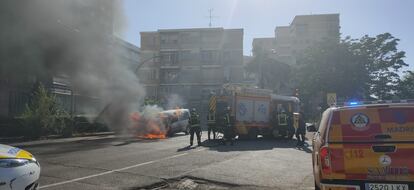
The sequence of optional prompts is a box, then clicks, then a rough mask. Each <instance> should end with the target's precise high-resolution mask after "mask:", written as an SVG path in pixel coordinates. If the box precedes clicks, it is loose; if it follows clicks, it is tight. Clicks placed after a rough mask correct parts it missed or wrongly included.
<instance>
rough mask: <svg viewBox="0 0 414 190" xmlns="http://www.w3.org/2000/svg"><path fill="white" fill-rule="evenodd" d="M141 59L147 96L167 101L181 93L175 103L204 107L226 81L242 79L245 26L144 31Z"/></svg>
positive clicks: (141, 70)
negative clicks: (212, 93)
mask: <svg viewBox="0 0 414 190" xmlns="http://www.w3.org/2000/svg"><path fill="white" fill-rule="evenodd" d="M141 62H143V63H144V65H143V66H142V68H141V69H140V70H139V72H138V76H139V78H140V80H141V82H142V83H144V85H145V87H146V90H147V96H149V97H154V98H156V99H160V100H161V101H163V102H165V103H166V102H168V101H172V100H170V99H171V98H170V97H171V96H172V95H178V97H180V101H179V102H177V103H176V104H177V105H176V106H184V107H197V108H202V107H203V106H204V104H206V101H208V98H207V97H208V96H209V94H210V93H211V92H213V91H215V90H218V89H220V88H221V87H222V85H223V84H225V83H241V82H243V79H244V68H243V29H223V28H191V29H170V30H158V31H153V32H141ZM168 104H169V105H174V103H173V104H171V102H170V103H168Z"/></svg>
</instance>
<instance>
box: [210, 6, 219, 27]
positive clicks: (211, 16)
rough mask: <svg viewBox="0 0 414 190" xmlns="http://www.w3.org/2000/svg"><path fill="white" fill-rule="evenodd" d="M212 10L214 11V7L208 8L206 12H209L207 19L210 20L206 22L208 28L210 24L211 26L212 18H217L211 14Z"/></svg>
mask: <svg viewBox="0 0 414 190" xmlns="http://www.w3.org/2000/svg"><path fill="white" fill-rule="evenodd" d="M213 11H214V9H208V13H209V16H208V18H209V20H210V22H209V23H208V27H209V28H211V27H212V26H213V24H212V23H211V22H212V20H213V19H214V18H217V17H216V16H213V14H212V13H213Z"/></svg>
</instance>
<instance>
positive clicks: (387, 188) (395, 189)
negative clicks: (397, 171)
mask: <svg viewBox="0 0 414 190" xmlns="http://www.w3.org/2000/svg"><path fill="white" fill-rule="evenodd" d="M365 189H366V190H409V189H408V185H407V184H385V183H366V184H365Z"/></svg>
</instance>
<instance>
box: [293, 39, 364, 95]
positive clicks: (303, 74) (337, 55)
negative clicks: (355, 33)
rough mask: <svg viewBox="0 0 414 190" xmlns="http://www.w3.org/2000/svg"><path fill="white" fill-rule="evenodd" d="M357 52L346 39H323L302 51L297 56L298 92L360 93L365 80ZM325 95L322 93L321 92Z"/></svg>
mask: <svg viewBox="0 0 414 190" xmlns="http://www.w3.org/2000/svg"><path fill="white" fill-rule="evenodd" d="M364 64H365V63H364V60H363V59H362V58H361V56H358V55H355V54H354V53H353V52H352V51H351V50H350V41H349V40H348V39H346V40H344V41H342V42H341V43H335V42H325V43H321V44H317V45H315V46H314V47H312V48H310V49H308V50H307V51H305V52H304V54H303V55H302V56H300V57H299V59H298V65H299V67H298V72H297V81H298V83H299V89H300V90H301V94H302V96H307V97H312V96H314V95H317V96H320V95H319V94H320V93H322V94H326V93H328V92H335V93H337V96H341V97H347V98H352V97H359V98H360V97H361V96H362V94H363V93H364V90H365V88H366V83H367V82H368V80H369V76H368V75H369V74H368V72H367V70H366V68H365V65H364ZM323 97H325V96H323Z"/></svg>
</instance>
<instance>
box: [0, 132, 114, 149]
mask: <svg viewBox="0 0 414 190" xmlns="http://www.w3.org/2000/svg"><path fill="white" fill-rule="evenodd" d="M115 137H116V136H115V135H114V132H100V133H88V134H78V135H74V137H69V138H57V137H50V138H48V139H41V140H33V141H23V140H22V139H21V138H3V139H2V138H0V144H7V145H10V146H15V147H27V146H38V145H46V144H58V143H68V142H76V141H84V140H96V139H104V138H115Z"/></svg>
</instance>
